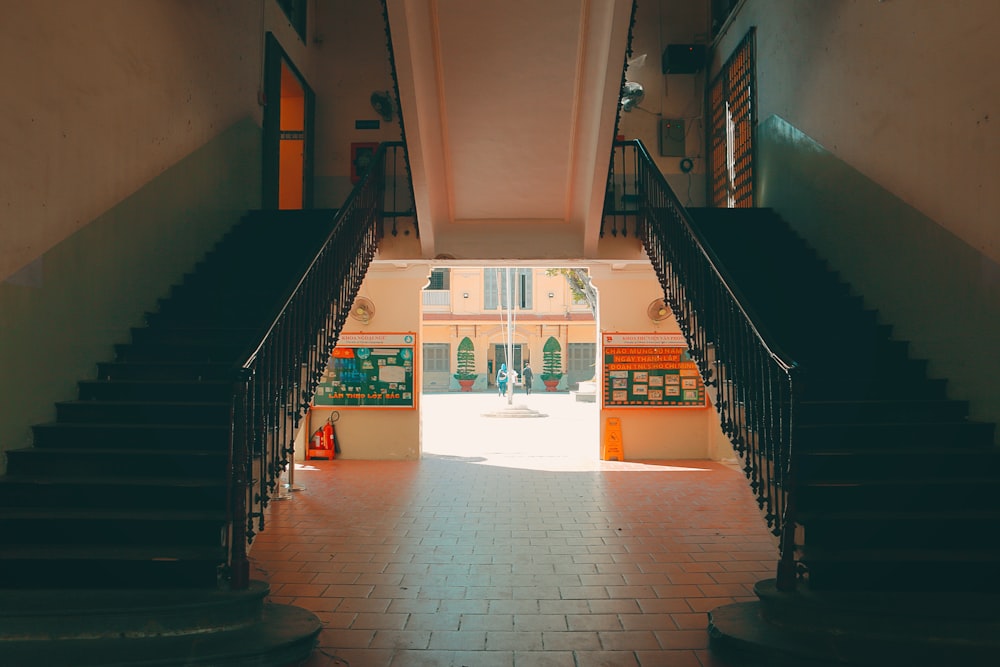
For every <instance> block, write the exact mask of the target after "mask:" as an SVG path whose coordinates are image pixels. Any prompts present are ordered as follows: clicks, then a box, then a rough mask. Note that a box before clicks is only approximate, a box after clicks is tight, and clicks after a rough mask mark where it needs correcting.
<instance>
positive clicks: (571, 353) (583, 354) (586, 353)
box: [566, 343, 597, 375]
mask: <svg viewBox="0 0 1000 667" xmlns="http://www.w3.org/2000/svg"><path fill="white" fill-rule="evenodd" d="M596 359H597V343H569V344H568V345H567V346H566V371H567V372H569V373H574V374H575V373H581V374H584V375H586V374H587V373H588V372H589V373H593V372H594V363H595V361H596Z"/></svg>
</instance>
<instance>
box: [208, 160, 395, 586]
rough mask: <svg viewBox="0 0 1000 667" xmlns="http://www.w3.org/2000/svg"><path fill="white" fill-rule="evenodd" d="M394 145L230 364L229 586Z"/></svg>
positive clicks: (363, 249) (343, 303)
mask: <svg viewBox="0 0 1000 667" xmlns="http://www.w3.org/2000/svg"><path fill="white" fill-rule="evenodd" d="M398 146H399V144H398V142H395V143H384V144H382V145H380V146H379V148H378V150H377V151H376V153H375V156H374V159H373V160H372V167H371V168H370V169H369V171H368V172H367V173H366V174H364V175H363V177H362V179H361V181H360V183H359V184H358V185H357V187H355V188H354V190H353V191H352V192H351V194H350V196H348V198H347V201H346V202H344V205H343V206H342V207H341V208H340V209H339V210H338V211H337V213H336V215H335V216H334V217H333V220H332V223H331V226H332V229H331V231H330V233H329V235H328V236H327V238H326V240H325V242H324V243H323V245H322V247H321V248H320V249H319V250H318V251H317V253H316V255H315V256H314V257H313V259H312V261H311V262H310V263H309V266H308V268H306V269H305V270H304V272H303V274H302V276H301V277H300V278H299V280H298V281H297V283H296V284H295V285H294V287H292V288H291V289H290V291H289V296H288V298H287V299H286V300H285V302H284V304H283V305H282V307H281V308H280V309H279V310H278V312H277V314H276V315H275V316H274V318H273V319H272V320H271V323H270V324H269V326H268V327H267V329H266V330H265V331H264V333H263V334H262V335H261V336H260V338H259V340H257V341H256V342H255V343H254V345H253V347H252V349H251V350H250V351H249V352H248V353H247V355H246V356H245V357H244V358H243V360H242V361H241V362H240V363H239V364H237V366H236V367H235V368H234V373H235V377H236V380H235V383H234V392H233V399H232V408H231V425H230V457H229V459H230V465H229V480H228V489H229V503H228V506H229V520H230V525H231V535H230V536H229V539H228V547H229V563H228V568H229V572H230V585H231V586H232V587H233V588H236V589H244V588H246V587H247V586H248V585H249V571H250V568H249V560H248V558H247V545H248V544H249V543H250V542H252V541H253V539H254V536H255V535H256V533H257V532H258V531H260V530H263V529H264V509H265V508H266V507H267V505H268V504H269V502H270V500H271V498H272V497H273V495H274V492H275V489H276V488H277V486H278V483H279V480H280V477H281V474H282V473H283V472H284V471H285V470H286V469H287V467H288V465H289V456H290V455H291V454H293V452H294V449H293V445H294V439H295V435H296V432H297V430H298V426H299V422H300V420H301V418H302V416H303V415H304V414H305V413H306V411H307V410H308V408H309V401H310V399H311V397H312V395H313V394H314V393H315V391H316V387H317V385H318V384H319V380H320V378H321V377H322V375H323V371H324V369H325V368H326V365H327V361H328V360H329V358H330V354H331V353H332V352H333V348H334V347H335V346H336V343H337V339H338V338H339V335H340V331H341V328H342V327H343V324H344V322H345V320H346V319H347V314H348V312H349V310H350V308H351V304H352V303H353V302H354V297H355V296H356V295H357V292H358V290H359V288H360V287H361V282H362V280H363V279H364V276H365V272H366V271H367V270H368V266H369V265H370V263H371V261H372V259H373V258H374V256H375V252H376V250H377V248H378V244H379V241H380V240H381V238H382V230H383V220H384V218H385V217H386V211H385V204H386V196H385V190H386V162H387V156H388V155H389V154H390V152H391V153H392V154H393V155H394V156H395V154H396V149H397V148H398Z"/></svg>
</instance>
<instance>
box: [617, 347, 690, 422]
mask: <svg viewBox="0 0 1000 667" xmlns="http://www.w3.org/2000/svg"><path fill="white" fill-rule="evenodd" d="M601 352H602V356H603V359H604V365H603V376H604V407H608V408H613V407H628V408H631V407H642V408H703V407H705V385H704V384H703V383H702V381H701V376H700V375H699V373H698V366H697V364H695V362H694V361H693V360H692V359H691V356H690V354H689V352H688V347H687V343H685V341H684V336H683V335H681V334H669V333H602V334H601Z"/></svg>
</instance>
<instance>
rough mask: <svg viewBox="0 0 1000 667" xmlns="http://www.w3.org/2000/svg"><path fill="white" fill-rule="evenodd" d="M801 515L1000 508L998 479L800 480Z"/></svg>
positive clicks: (798, 489)
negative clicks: (869, 510)
mask: <svg viewBox="0 0 1000 667" xmlns="http://www.w3.org/2000/svg"><path fill="white" fill-rule="evenodd" d="M796 501H797V506H798V508H799V511H800V512H810V511H816V510H820V509H825V508H837V509H839V510H849V509H857V508H871V507H877V508H880V509H883V510H910V511H915V512H918V511H925V510H928V509H958V508H969V507H982V508H989V509H997V508H1000V480H997V478H996V477H995V476H993V477H980V478H976V477H972V476H969V477H962V478H936V477H908V478H901V479H871V480H857V479H852V480H843V481H824V482H813V481H802V480H800V481H799V483H798V485H797V486H796Z"/></svg>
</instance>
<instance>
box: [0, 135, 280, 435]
mask: <svg viewBox="0 0 1000 667" xmlns="http://www.w3.org/2000/svg"><path fill="white" fill-rule="evenodd" d="M260 146H261V131H260V127H259V126H258V125H257V124H256V123H255V122H254V121H252V120H249V119H247V120H244V121H241V122H239V123H237V124H236V125H234V126H232V127H231V128H229V129H228V130H226V131H225V132H223V133H222V134H220V135H219V136H218V137H216V138H215V139H214V140H213V141H211V142H209V143H208V144H207V145H205V146H203V147H202V148H200V149H198V150H197V151H195V152H193V153H192V154H190V155H189V156H187V157H186V158H185V159H183V160H181V161H180V162H179V163H177V164H175V165H174V166H173V167H171V168H169V169H167V170H166V171H164V172H163V173H162V174H161V175H160V176H158V177H157V178H155V179H153V180H152V181H151V182H149V183H148V184H146V185H145V186H144V187H142V188H141V189H139V190H138V191H137V192H135V193H134V194H133V195H131V196H130V197H128V198H127V199H125V200H124V201H122V202H121V203H120V204H118V205H117V206H115V207H114V208H113V209H111V210H109V211H107V212H106V213H104V214H103V215H101V216H100V217H98V218H97V219H95V220H93V221H92V222H91V223H90V224H88V225H87V226H85V227H83V228H82V229H80V230H79V231H78V232H76V233H75V234H73V235H72V236H70V237H68V238H67V239H66V240H64V241H62V242H61V243H59V244H58V245H56V246H54V247H53V248H52V249H51V250H49V251H48V252H46V253H45V254H44V255H42V256H41V257H40V258H39V259H37V260H36V261H35V262H33V263H32V264H31V265H29V266H28V267H27V268H26V269H24V270H22V271H20V272H19V273H17V274H15V275H14V276H12V277H11V278H10V279H9V280H7V281H6V282H3V283H0V450H4V451H5V450H8V449H15V448H19V447H24V446H26V445H29V444H30V438H31V429H30V427H31V425H32V424H36V423H41V422H45V421H51V420H52V419H53V418H54V417H55V407H54V403H55V402H56V401H60V400H72V399H75V398H76V397H77V393H76V383H77V381H78V380H81V379H86V378H93V377H95V375H96V372H97V366H96V364H97V362H99V361H106V360H110V359H112V357H113V345H114V344H115V343H123V342H128V339H129V327H131V326H139V325H141V324H142V323H143V322H142V315H143V313H144V312H145V311H148V310H154V309H155V305H156V299H157V298H158V297H160V296H163V295H165V294H166V293H167V290H168V289H169V287H170V286H171V285H172V284H174V283H176V282H179V280H180V279H181V278H182V276H183V274H184V272H186V271H188V270H190V269H191V268H192V267H193V266H194V264H195V262H197V261H198V260H199V259H200V258H201V257H202V256H203V255H204V253H205V252H206V251H207V250H208V249H209V248H210V247H211V246H212V244H213V243H214V242H215V241H216V240H218V239H219V238H220V237H221V236H222V234H223V233H225V231H226V230H228V229H229V228H230V227H231V226H232V225H233V224H234V223H235V222H236V221H237V220H238V219H239V217H240V216H241V215H242V214H243V213H244V212H245V211H247V210H248V209H252V208H258V207H259V206H260V183H261V174H260V167H259V165H260V163H261V155H260V152H261V151H260Z"/></svg>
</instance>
